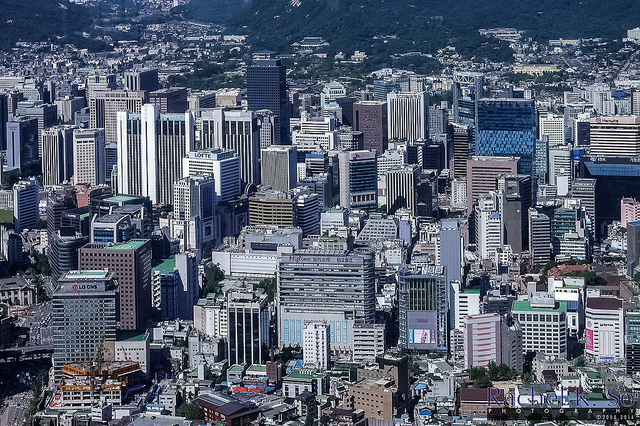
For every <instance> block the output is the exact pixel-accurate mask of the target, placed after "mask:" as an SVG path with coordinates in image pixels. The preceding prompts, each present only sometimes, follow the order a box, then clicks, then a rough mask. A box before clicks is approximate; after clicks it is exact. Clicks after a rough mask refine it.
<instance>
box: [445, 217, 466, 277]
mask: <svg viewBox="0 0 640 426" xmlns="http://www.w3.org/2000/svg"><path fill="white" fill-rule="evenodd" d="M462 260H463V259H462V240H461V233H460V222H459V221H458V219H443V220H442V221H441V222H440V264H441V265H442V266H444V273H445V276H446V277H447V284H449V283H451V282H452V281H460V280H461V278H462V265H463V263H462Z"/></svg>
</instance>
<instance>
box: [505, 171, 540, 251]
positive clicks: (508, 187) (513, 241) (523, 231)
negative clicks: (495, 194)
mask: <svg viewBox="0 0 640 426" xmlns="http://www.w3.org/2000/svg"><path fill="white" fill-rule="evenodd" d="M498 190H499V191H502V193H503V197H504V198H503V204H502V216H503V222H504V244H507V245H510V246H511V249H512V250H513V252H514V253H520V252H521V251H523V250H526V249H527V248H528V247H529V229H528V223H529V217H528V212H529V207H531V205H532V199H533V197H532V185H531V176H527V175H505V176H502V177H500V178H498Z"/></svg>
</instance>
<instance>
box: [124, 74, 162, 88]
mask: <svg viewBox="0 0 640 426" xmlns="http://www.w3.org/2000/svg"><path fill="white" fill-rule="evenodd" d="M124 84H125V86H126V88H127V90H145V91H147V92H152V91H154V90H158V88H159V83H158V70H157V69H148V68H141V69H137V70H133V71H126V72H125V73H124Z"/></svg>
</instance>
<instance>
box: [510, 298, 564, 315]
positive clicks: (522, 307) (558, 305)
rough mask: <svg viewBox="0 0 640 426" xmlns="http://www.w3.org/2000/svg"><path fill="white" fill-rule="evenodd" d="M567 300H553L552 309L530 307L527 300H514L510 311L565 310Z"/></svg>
mask: <svg viewBox="0 0 640 426" xmlns="http://www.w3.org/2000/svg"><path fill="white" fill-rule="evenodd" d="M566 311H567V302H555V305H554V307H553V309H547V308H532V307H531V302H529V301H528V300H514V301H513V307H512V308H511V312H566Z"/></svg>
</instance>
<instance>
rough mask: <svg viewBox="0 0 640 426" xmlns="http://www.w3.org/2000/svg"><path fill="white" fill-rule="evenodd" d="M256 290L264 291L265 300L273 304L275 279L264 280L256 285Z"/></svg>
mask: <svg viewBox="0 0 640 426" xmlns="http://www.w3.org/2000/svg"><path fill="white" fill-rule="evenodd" d="M258 288H262V289H264V292H265V293H266V294H267V300H268V301H269V302H273V300H274V299H275V295H276V279H275V278H265V279H263V280H262V281H260V282H259V283H258Z"/></svg>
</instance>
